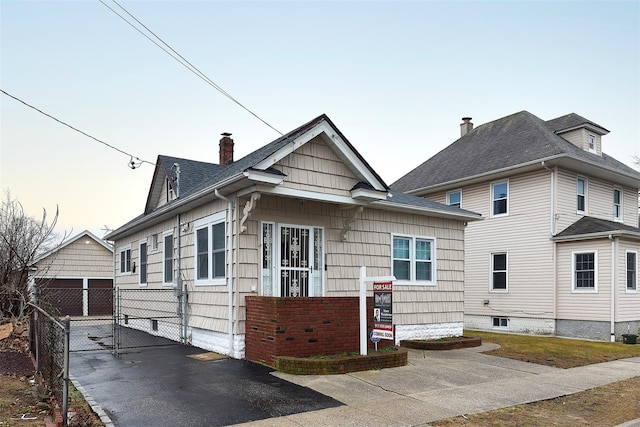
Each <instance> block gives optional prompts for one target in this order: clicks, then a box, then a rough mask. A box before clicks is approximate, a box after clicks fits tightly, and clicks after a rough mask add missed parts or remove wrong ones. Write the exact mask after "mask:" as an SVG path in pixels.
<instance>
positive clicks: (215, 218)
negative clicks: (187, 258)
mask: <svg viewBox="0 0 640 427" xmlns="http://www.w3.org/2000/svg"><path fill="white" fill-rule="evenodd" d="M194 230H195V248H194V249H195V255H196V259H195V261H196V263H195V264H196V265H195V279H196V280H195V283H196V285H224V284H225V283H226V281H225V269H226V262H225V261H226V256H225V255H226V250H225V249H226V248H225V242H226V230H225V212H219V213H217V214H214V215H211V216H208V217H206V218H202V219H200V220H198V221H196V223H195V227H194Z"/></svg>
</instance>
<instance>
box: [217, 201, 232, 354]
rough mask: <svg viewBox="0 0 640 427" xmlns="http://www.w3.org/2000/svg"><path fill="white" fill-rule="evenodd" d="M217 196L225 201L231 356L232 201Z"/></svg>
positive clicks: (230, 344) (230, 348)
mask: <svg viewBox="0 0 640 427" xmlns="http://www.w3.org/2000/svg"><path fill="white" fill-rule="evenodd" d="M214 193H215V195H216V197H217V198H219V199H221V200H224V201H226V202H227V265H228V266H229V268H228V269H227V287H228V289H229V302H228V305H229V307H228V309H229V356H231V357H233V216H232V215H233V203H232V202H231V200H229V199H228V198H226V197H225V196H223V195H222V194H220V192H219V191H218V189H217V188H216V189H215V190H214Z"/></svg>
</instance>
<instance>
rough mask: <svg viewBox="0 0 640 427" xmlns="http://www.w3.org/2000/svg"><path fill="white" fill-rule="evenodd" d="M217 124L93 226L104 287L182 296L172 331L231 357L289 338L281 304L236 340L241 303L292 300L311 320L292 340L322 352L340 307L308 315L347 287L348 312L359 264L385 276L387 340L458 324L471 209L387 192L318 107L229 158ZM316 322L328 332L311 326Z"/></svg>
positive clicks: (244, 307)
mask: <svg viewBox="0 0 640 427" xmlns="http://www.w3.org/2000/svg"><path fill="white" fill-rule="evenodd" d="M222 135H223V137H222V139H221V140H220V145H219V147H220V151H219V163H218V164H215V163H207V162H203V161H195V160H188V159H182V158H176V157H169V156H163V155H161V156H158V159H157V163H156V168H155V171H154V175H153V180H152V182H151V187H150V189H149V194H148V197H147V202H146V205H145V209H144V213H143V214H142V215H140V216H138V217H137V218H135V219H133V220H132V221H130V222H128V223H127V224H125V225H123V226H122V227H120V228H118V229H117V230H115V231H113V232H112V233H110V234H109V235H107V236H106V238H107V239H109V240H111V241H113V242H114V247H115V250H116V256H115V259H116V262H115V283H116V287H117V288H119V289H123V290H128V289H145V290H147V291H148V290H153V289H165V290H166V289H172V288H174V289H175V291H176V295H178V296H179V297H180V298H185V297H186V298H187V301H188V303H187V304H183V306H184V307H186V309H184V310H182V311H181V309H180V307H176V309H177V311H178V312H180V313H181V315H182V316H183V319H184V321H183V325H181V327H184V329H185V331H184V334H182V336H183V337H184V338H185V341H186V342H187V343H189V344H191V345H194V346H197V347H200V348H204V349H208V350H212V351H216V352H218V353H223V354H227V355H230V356H231V357H234V358H244V357H245V352H246V353H247V354H249V353H251V352H252V351H254V353H255V350H256V349H255V348H252V346H254V347H255V346H261V345H263V344H264V345H267V344H268V343H269V342H270V341H272V342H277V341H278V340H282V343H283V345H284V344H286V343H287V342H290V341H291V340H294V339H296V340H298V341H293V344H296V346H298V345H297V343H299V342H301V341H299V337H298V338H296V337H294V336H293V335H290V331H289V330H288V329H287V328H288V326H291V325H288V326H281V325H280V324H278V323H277V322H278V319H280V318H282V317H283V316H284V313H283V312H280V313H274V314H273V316H272V317H269V319H268V320H267V323H269V324H277V325H278V326H277V327H275V329H274V331H273V333H272V334H271V333H269V334H266V335H265V336H264V337H262V338H260V339H256V341H255V342H254V341H250V340H247V337H246V335H247V333H248V332H256V331H258V332H259V329H260V327H259V325H258V324H257V323H256V322H257V321H255V320H252V319H255V318H256V316H259V315H261V313H262V314H264V313H263V312H262V311H261V312H260V313H254V312H252V310H257V309H256V308H255V304H254V305H249V304H247V301H253V303H255V302H256V301H257V302H258V305H260V304H263V303H264V304H263V305H261V307H262V308H261V309H259V310H262V309H264V307H265V306H269V307H271V308H273V307H275V309H276V310H286V308H287V307H293V306H295V307H296V308H295V311H296V313H298V314H299V315H302V316H303V317H305V319H304V321H301V324H302V323H304V322H307V321H308V322H311V323H313V322H316V323H317V325H316V326H303V327H304V331H302V333H307V334H309V338H308V339H305V340H304V342H305V343H306V345H309V344H313V345H315V348H316V351H317V352H318V353H317V354H327V352H328V351H331V350H332V348H335V343H336V342H337V341H339V340H341V339H342V338H343V337H342V335H344V333H342V332H340V328H342V327H344V326H346V325H344V324H343V320H340V321H336V319H338V318H340V319H342V317H341V316H343V314H344V313H342V310H341V309H336V310H334V312H332V313H331V315H330V316H327V317H321V316H320V317H319V316H317V315H316V314H315V312H316V310H318V309H321V308H322V307H320V306H323V305H324V306H326V307H328V306H330V304H332V302H331V301H332V300H337V299H339V298H341V297H356V307H353V310H352V311H354V312H355V311H357V296H358V292H359V291H358V290H359V274H360V267H361V266H365V267H366V268H367V276H376V277H382V276H389V275H395V278H396V279H397V280H396V281H395V282H394V288H393V292H394V294H393V322H394V325H395V335H394V338H395V341H396V342H399V341H400V340H402V339H406V338H419V337H446V336H456V335H461V334H462V327H463V245H464V231H465V225H466V224H467V223H468V222H470V221H474V220H478V219H479V218H480V216H479V215H478V214H476V213H473V212H470V211H466V210H463V209H460V208H457V207H452V206H447V205H445V204H440V203H434V202H432V201H429V200H426V199H423V198H419V197H414V196H408V195H405V194H403V193H401V192H397V191H392V190H390V189H389V187H388V186H387V184H385V182H384V181H383V180H382V178H380V176H379V175H378V174H377V173H376V172H375V171H374V170H373V169H372V168H371V166H370V165H369V164H368V163H367V162H366V161H365V159H364V158H362V156H361V155H360V154H359V153H358V152H357V151H356V149H355V148H354V147H353V146H352V145H351V144H350V143H349V141H347V139H346V138H345V137H344V135H342V133H341V132H340V131H339V130H338V129H337V128H336V126H335V125H334V124H333V123H332V122H331V120H329V118H328V117H327V116H325V115H321V116H319V117H317V118H315V119H313V120H311V121H310V122H308V123H306V124H304V125H302V126H300V127H299V128H297V129H295V130H293V131H291V132H290V133H288V134H286V135H284V136H282V137H280V138H278V139H276V140H275V141H273V142H271V143H269V144H267V145H265V146H263V147H261V148H259V149H257V150H256V151H254V152H252V153H250V154H248V155H247V156H245V157H243V158H241V159H239V160H234V157H233V153H234V141H233V140H232V139H231V138H230V134H222ZM136 266H137V267H136ZM369 295H371V285H370V286H369ZM260 301H262V303H261V302H260ZM182 302H184V300H182ZM253 303H252V304H253ZM286 303H288V304H293V305H289V306H287V305H286ZM177 304H181V302H180V301H179V299H178V302H177ZM265 304H266V305H265ZM127 309H128V310H132V308H127ZM290 311H291V310H290ZM174 312H175V310H174ZM174 314H175V313H174ZM323 316H326V313H325V314H323ZM371 317H373V314H372V316H371ZM356 319H357V316H356ZM159 322H160V323H162V319H160V320H159ZM154 326H155V327H156V328H155V330H157V331H159V332H161V331H162V325H161V324H160V325H158V324H157V323H156V324H155V325H154ZM328 326H331V327H336V328H338V329H335V330H334V331H333V332H331V333H326V334H323V333H319V329H318V328H323V327H328ZM138 328H140V329H143V328H146V326H142V327H140V326H138ZM356 328H357V326H356ZM356 331H357V329H356ZM353 338H354V339H355V342H356V347H355V348H354V349H352V350H356V351H357V349H358V347H357V342H358V337H357V333H356V336H355V337H353ZM332 346H333V347H332ZM298 347H300V346H298ZM290 355H294V354H290ZM247 358H249V357H247Z"/></svg>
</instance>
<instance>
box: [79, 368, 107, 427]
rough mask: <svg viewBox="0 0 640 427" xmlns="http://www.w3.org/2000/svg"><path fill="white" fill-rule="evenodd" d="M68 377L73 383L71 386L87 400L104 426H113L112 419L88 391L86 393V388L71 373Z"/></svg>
mask: <svg viewBox="0 0 640 427" xmlns="http://www.w3.org/2000/svg"><path fill="white" fill-rule="evenodd" d="M69 379H70V380H71V382H72V383H73V386H74V387H75V388H76V390H78V391H79V392H80V394H82V396H83V397H84V400H86V401H87V404H89V406H91V409H92V410H93V412H95V413H96V415H97V416H98V417H100V421H102V423H103V424H104V427H115V425H114V424H113V421H111V418H109V415H107V413H106V412H105V411H104V410H103V409H102V407H101V406H100V405H98V403H97V402H96V401H95V400H94V399H93V397H91V396H90V395H89V393H87V390H85V388H84V387H82V386H81V385H80V383H79V382H78V380H76V379H75V377H74V376H73V375H69Z"/></svg>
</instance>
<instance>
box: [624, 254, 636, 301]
mask: <svg viewBox="0 0 640 427" xmlns="http://www.w3.org/2000/svg"><path fill="white" fill-rule="evenodd" d="M629 253H632V254H635V257H636V283H635V285H636V286H635V288H628V287H627V274H629V273H628V272H629V267H628V265H629V264H628V261H627V257H628V254H629ZM638 266H640V262H639V261H638V251H631V250H629V249H627V250H626V251H625V252H624V290H625V293H627V294H637V293H638Z"/></svg>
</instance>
